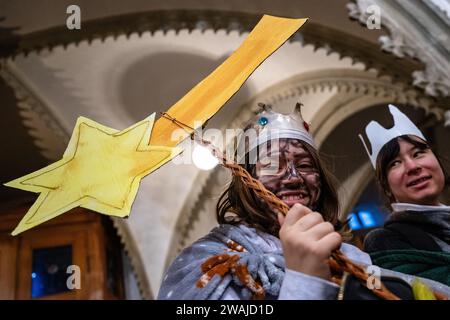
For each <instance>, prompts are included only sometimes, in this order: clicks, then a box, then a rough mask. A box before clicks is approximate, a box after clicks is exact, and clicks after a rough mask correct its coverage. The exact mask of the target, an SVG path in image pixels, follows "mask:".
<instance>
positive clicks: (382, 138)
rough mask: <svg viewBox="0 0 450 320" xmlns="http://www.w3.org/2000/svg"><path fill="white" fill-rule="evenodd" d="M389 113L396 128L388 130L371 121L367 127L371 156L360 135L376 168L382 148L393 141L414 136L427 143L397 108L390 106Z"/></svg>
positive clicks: (360, 136)
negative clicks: (404, 136)
mask: <svg viewBox="0 0 450 320" xmlns="http://www.w3.org/2000/svg"><path fill="white" fill-rule="evenodd" d="M389 111H390V112H391V114H392V116H393V118H394V126H393V127H392V128H390V129H386V128H384V127H382V126H381V125H380V124H379V123H378V122H376V121H371V122H370V123H369V124H368V125H367V126H366V135H367V139H369V142H370V145H371V147H372V154H370V152H369V149H368V148H367V145H366V143H365V142H364V139H363V137H362V135H361V134H360V135H359V138H360V139H361V141H362V143H363V145H364V148H365V149H366V152H367V154H368V155H369V158H370V162H371V163H372V166H373V167H374V168H376V165H377V157H378V154H379V153H380V150H381V148H383V146H384V145H385V144H386V143H388V142H389V141H391V140H392V139H395V138H397V137H399V136H403V135H414V136H417V137H419V138H421V139H423V140H425V141H426V139H425V137H424V136H423V134H422V132H420V130H419V128H417V127H416V125H415V124H414V123H413V122H412V121H411V120H410V119H409V118H408V117H407V116H406V115H405V114H404V113H402V112H401V111H400V110H399V109H398V108H397V107H396V106H394V105H392V104H390V105H389Z"/></svg>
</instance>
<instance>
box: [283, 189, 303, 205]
mask: <svg viewBox="0 0 450 320" xmlns="http://www.w3.org/2000/svg"><path fill="white" fill-rule="evenodd" d="M277 196H278V198H280V200H281V201H283V202H284V203H285V204H287V205H288V206H290V207H292V206H293V205H294V204H296V203H300V204H303V205H307V204H308V203H309V193H308V192H306V191H298V190H296V191H281V192H278V193H277Z"/></svg>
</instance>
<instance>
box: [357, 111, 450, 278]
mask: <svg viewBox="0 0 450 320" xmlns="http://www.w3.org/2000/svg"><path fill="white" fill-rule="evenodd" d="M389 110H390V112H391V114H392V116H393V118H394V126H393V127H392V128H391V129H385V128H383V127H382V126H380V125H379V124H378V123H376V122H374V121H372V122H370V123H369V124H368V125H367V127H366V134H367V138H368V140H369V141H370V144H371V147H372V153H369V152H368V150H367V146H366V145H365V143H364V140H363V139H362V137H361V135H360V138H361V140H362V142H363V144H364V146H365V147H366V151H367V153H368V154H369V157H370V160H371V163H372V165H373V167H374V168H375V175H376V180H377V182H378V184H379V186H380V187H381V189H382V190H383V192H384V194H385V196H386V197H387V199H388V201H389V206H390V208H391V210H392V214H391V215H390V216H389V218H388V219H387V221H386V222H385V224H384V226H383V227H382V228H380V229H376V230H374V231H372V232H370V233H369V234H368V235H367V236H366V238H365V241H364V248H365V250H366V251H367V252H369V253H370V254H371V257H372V259H373V261H374V263H376V264H377V265H380V266H382V267H385V268H388V269H392V270H397V271H401V272H405V273H409V274H414V275H418V276H422V277H425V278H429V279H433V280H436V281H439V282H442V283H445V284H447V285H450V206H446V205H444V204H442V203H441V202H440V198H441V196H442V193H443V191H444V188H446V187H448V185H449V182H450V180H449V176H448V175H447V173H446V172H445V169H444V167H443V166H442V164H441V161H440V160H439V157H438V156H437V154H435V153H433V151H432V150H431V148H430V146H429V144H428V143H427V141H426V139H425V137H424V136H423V134H422V132H420V130H419V129H418V128H417V127H416V126H415V125H414V123H412V121H411V120H410V119H409V118H408V117H407V116H406V115H404V114H403V113H402V112H401V111H400V110H399V109H398V108H397V107H395V106H393V105H389Z"/></svg>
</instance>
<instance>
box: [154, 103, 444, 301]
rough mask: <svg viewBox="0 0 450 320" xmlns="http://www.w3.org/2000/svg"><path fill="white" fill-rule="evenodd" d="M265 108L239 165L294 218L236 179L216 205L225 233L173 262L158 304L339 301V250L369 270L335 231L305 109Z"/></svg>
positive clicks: (333, 203) (331, 191)
mask: <svg viewBox="0 0 450 320" xmlns="http://www.w3.org/2000/svg"><path fill="white" fill-rule="evenodd" d="M263 107H264V111H262V112H260V113H259V114H258V115H257V116H256V117H255V118H254V119H252V120H251V121H250V122H249V125H248V126H247V127H246V128H245V129H244V135H243V136H242V137H241V139H240V143H239V146H238V149H237V155H236V162H238V163H239V164H240V165H241V166H243V167H244V168H245V169H246V170H247V171H248V172H249V173H250V174H251V175H252V176H253V177H254V178H256V179H258V180H259V181H260V182H261V183H262V184H263V185H264V186H265V187H266V188H267V189H268V190H269V191H272V192H273V193H274V194H275V195H277V196H278V197H279V198H280V199H281V200H282V201H283V202H284V203H285V204H286V205H288V206H289V207H290V210H289V211H288V213H287V215H286V216H285V217H283V216H281V214H278V215H277V213H276V212H277V211H276V210H275V209H274V208H271V207H270V206H269V205H268V204H267V203H266V202H265V201H263V200H262V199H259V198H258V197H257V196H256V194H255V193H254V192H253V191H252V189H250V188H249V187H248V186H247V185H246V184H245V183H244V182H243V181H242V179H241V178H240V177H236V176H233V178H232V181H231V183H230V184H229V186H228V188H227V189H226V190H225V192H224V193H223V194H222V196H221V197H220V198H219V201H218V204H217V208H216V215H217V220H218V222H219V226H218V227H216V228H214V229H213V230H211V231H210V232H209V233H208V234H207V235H206V236H204V237H203V238H201V239H199V240H197V241H196V242H194V243H193V244H192V245H190V246H189V247H187V248H185V249H184V250H183V251H182V252H181V253H180V254H179V255H178V257H177V258H175V260H174V261H173V262H172V264H171V265H170V267H169V269H168V270H167V272H166V275H165V277H164V280H163V283H162V285H161V288H160V291H159V294H158V299H225V300H227V299H318V300H321V299H336V297H337V295H338V292H339V287H338V286H337V285H336V284H335V283H334V282H332V281H331V279H330V269H329V266H328V263H327V260H328V258H329V257H330V255H331V253H332V251H333V250H335V249H338V248H340V250H341V251H342V252H343V253H344V254H346V255H347V257H348V258H349V259H351V260H352V261H354V262H356V263H359V264H361V265H371V260H370V257H369V256H368V255H367V254H366V253H364V252H362V251H361V250H359V249H358V248H356V247H354V246H352V245H349V244H346V243H342V238H341V236H340V234H339V233H337V232H336V231H335V229H338V228H339V221H338V218H337V217H338V198H337V192H336V189H335V188H334V185H333V183H332V179H331V175H330V174H329V173H328V172H327V171H326V169H325V167H324V166H323V164H322V162H321V160H320V158H319V156H318V152H317V149H316V147H315V144H314V141H313V139H312V136H311V135H310V133H309V126H308V124H307V123H306V122H304V121H303V119H302V118H301V114H300V105H299V104H297V106H296V109H295V111H294V113H292V114H290V115H284V114H280V113H276V112H273V111H272V110H271V109H270V108H268V107H267V106H264V105H263ZM397 276H398V275H397ZM403 276H404V277H403V279H404V280H406V281H412V279H411V278H408V277H407V276H405V275H403ZM429 285H430V286H431V287H432V288H434V289H436V290H438V291H440V292H442V293H444V294H450V289H449V288H447V287H445V288H442V287H439V288H436V287H435V286H434V283H433V282H430V283H429ZM438 286H440V284H439V285H438Z"/></svg>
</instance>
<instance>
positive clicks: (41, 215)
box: [5, 114, 181, 235]
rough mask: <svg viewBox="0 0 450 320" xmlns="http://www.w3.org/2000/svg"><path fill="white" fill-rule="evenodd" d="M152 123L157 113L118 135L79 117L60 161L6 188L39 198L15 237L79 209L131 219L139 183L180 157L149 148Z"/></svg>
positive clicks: (169, 150)
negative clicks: (79, 207)
mask: <svg viewBox="0 0 450 320" xmlns="http://www.w3.org/2000/svg"><path fill="white" fill-rule="evenodd" d="M154 119H155V115H154V114H153V115H151V116H150V117H148V118H146V119H144V120H143V121H141V122H138V123H136V124H134V125H133V126H131V127H129V128H127V129H125V130H122V131H120V132H119V131H118V130H115V129H111V128H108V127H105V126H103V125H101V124H99V123H97V122H95V121H92V120H90V119H87V118H84V117H80V118H78V120H77V123H76V125H75V129H74V131H73V133H72V137H71V139H70V142H69V145H68V147H67V149H66V151H65V153H64V155H63V158H62V159H61V160H59V161H57V162H55V163H52V164H51V165H49V166H47V167H45V168H43V169H41V170H38V171H35V172H33V173H30V174H28V175H26V176H23V177H21V178H19V179H16V180H13V181H11V182H9V183H7V184H5V185H7V186H9V187H14V188H18V189H23V190H26V191H32V192H40V193H41V194H40V195H39V197H38V199H37V200H36V202H35V203H34V204H33V206H32V207H31V208H30V209H29V210H28V212H27V214H26V215H25V217H24V218H23V219H22V220H21V221H20V223H19V225H18V226H17V227H16V229H15V230H14V231H13V233H12V234H13V235H17V234H18V233H21V232H23V231H25V230H28V229H30V228H33V227H34V226H36V225H38V224H41V223H43V222H45V221H48V220H50V219H52V218H55V217H56V216H58V215H61V214H63V213H64V212H66V211H68V210H70V209H72V208H75V207H77V206H81V207H84V208H87V209H91V210H94V211H97V212H100V213H103V214H106V215H111V216H118V217H125V216H128V215H129V214H130V210H131V205H132V203H133V201H134V198H135V197H136V193H137V190H138V187H139V182H140V180H141V179H142V178H143V177H144V176H145V175H147V174H149V173H151V172H152V171H154V170H156V169H157V168H159V167H160V166H162V165H163V164H165V163H166V162H168V161H169V160H171V159H172V158H173V157H175V156H176V155H178V154H179V153H180V152H181V149H179V148H172V147H165V146H149V145H148V141H149V139H150V135H151V132H152V128H153V123H154Z"/></svg>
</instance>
